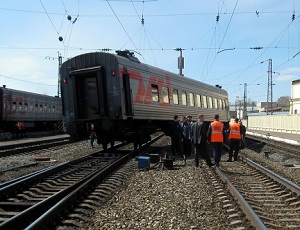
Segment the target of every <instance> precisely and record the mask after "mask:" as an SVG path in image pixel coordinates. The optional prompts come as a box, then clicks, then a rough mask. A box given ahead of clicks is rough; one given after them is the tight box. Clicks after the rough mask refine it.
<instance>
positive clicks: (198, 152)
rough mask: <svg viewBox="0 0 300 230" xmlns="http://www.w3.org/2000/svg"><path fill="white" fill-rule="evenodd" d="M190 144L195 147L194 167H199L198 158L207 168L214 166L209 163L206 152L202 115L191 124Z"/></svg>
mask: <svg viewBox="0 0 300 230" xmlns="http://www.w3.org/2000/svg"><path fill="white" fill-rule="evenodd" d="M191 133H192V143H193V144H194V146H195V165H196V167H199V156H201V158H203V159H204V160H205V161H206V163H207V165H208V166H209V167H211V166H213V165H214V164H212V163H211V160H210V157H209V155H208V152H207V139H206V133H207V131H206V127H205V123H204V115H202V114H200V115H199V116H198V121H197V122H194V123H193V124H192V129H191Z"/></svg>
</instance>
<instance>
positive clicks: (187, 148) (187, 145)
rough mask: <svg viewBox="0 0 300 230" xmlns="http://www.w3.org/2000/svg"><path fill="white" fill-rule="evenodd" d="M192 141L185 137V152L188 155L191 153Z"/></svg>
mask: <svg viewBox="0 0 300 230" xmlns="http://www.w3.org/2000/svg"><path fill="white" fill-rule="evenodd" d="M191 152H192V143H191V140H189V139H188V138H183V154H184V155H186V156H189V155H191Z"/></svg>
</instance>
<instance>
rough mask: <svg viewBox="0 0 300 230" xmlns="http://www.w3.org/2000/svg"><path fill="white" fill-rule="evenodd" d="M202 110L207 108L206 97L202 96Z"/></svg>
mask: <svg viewBox="0 0 300 230" xmlns="http://www.w3.org/2000/svg"><path fill="white" fill-rule="evenodd" d="M203 108H208V107H207V97H206V96H203Z"/></svg>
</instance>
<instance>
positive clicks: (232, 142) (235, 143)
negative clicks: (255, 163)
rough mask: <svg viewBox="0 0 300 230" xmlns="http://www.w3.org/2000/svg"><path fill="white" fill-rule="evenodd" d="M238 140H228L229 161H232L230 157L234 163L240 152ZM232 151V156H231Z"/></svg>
mask: <svg viewBox="0 0 300 230" xmlns="http://www.w3.org/2000/svg"><path fill="white" fill-rule="evenodd" d="M240 142H241V141H240V140H239V139H230V150H229V160H232V156H233V157H234V160H235V161H236V160H237V158H238V154H239V150H240ZM233 150H234V155H233Z"/></svg>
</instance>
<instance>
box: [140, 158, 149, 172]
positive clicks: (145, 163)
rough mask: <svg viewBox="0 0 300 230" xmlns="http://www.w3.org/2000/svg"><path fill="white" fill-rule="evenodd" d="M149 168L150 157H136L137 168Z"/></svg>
mask: <svg viewBox="0 0 300 230" xmlns="http://www.w3.org/2000/svg"><path fill="white" fill-rule="evenodd" d="M149 167H150V157H146V156H139V157H138V168H139V169H144V168H149Z"/></svg>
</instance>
